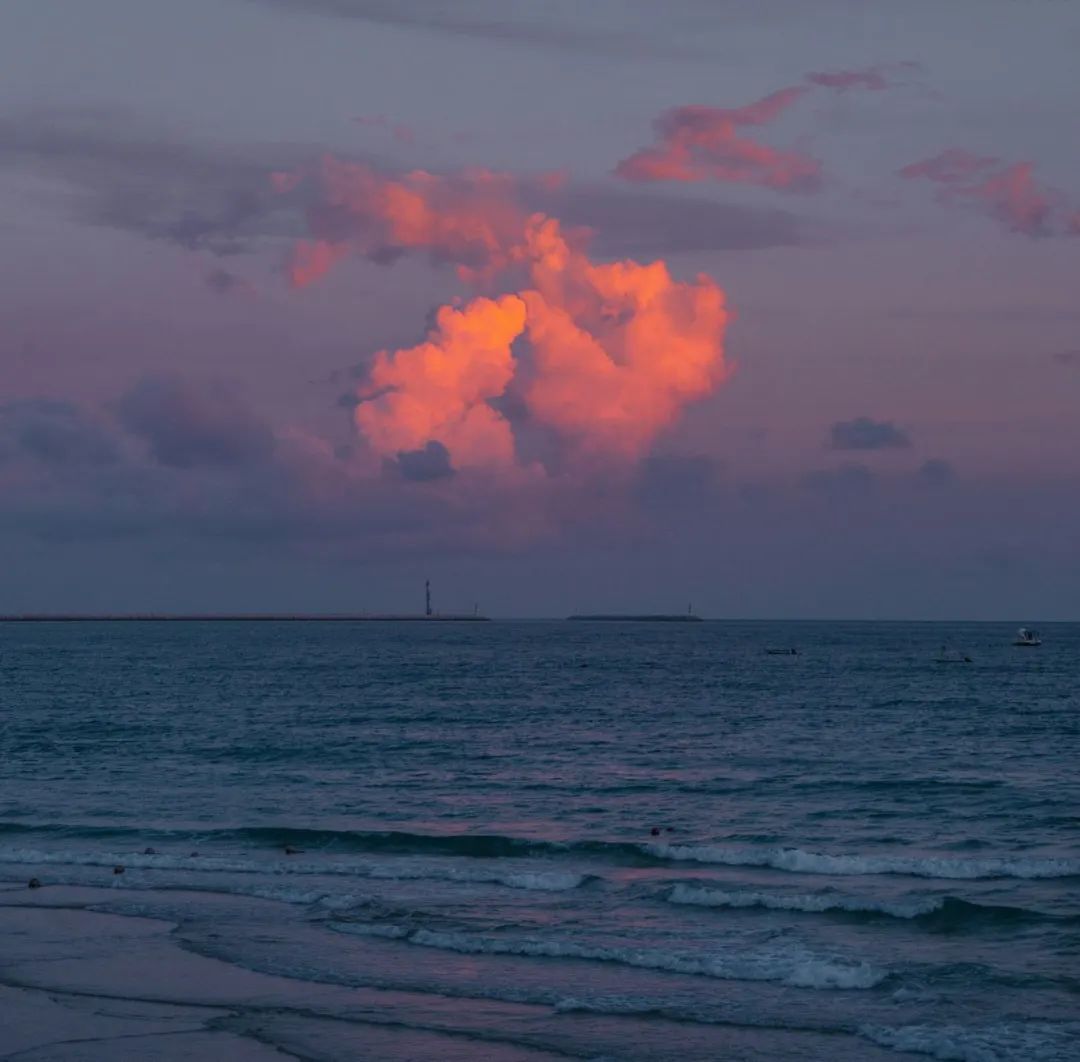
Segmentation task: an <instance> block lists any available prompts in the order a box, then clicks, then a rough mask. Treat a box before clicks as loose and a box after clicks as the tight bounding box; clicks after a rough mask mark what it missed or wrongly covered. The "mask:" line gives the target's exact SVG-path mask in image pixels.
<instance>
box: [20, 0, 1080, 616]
mask: <svg viewBox="0 0 1080 1062" xmlns="http://www.w3.org/2000/svg"><path fill="white" fill-rule="evenodd" d="M1078 54H1080V4H1075V3H1069V2H1066V0H984V2H980V3H974V2H970V3H968V2H961V0H956V2H952V3H937V2H931V0H913V2H911V3H903V4H901V3H886V2H884V0H880V2H873V3H866V2H862V0H824V2H804V0H767V2H762V3H736V2H728V0H669V2H667V3H663V4H659V3H654V2H647V0H589V2H588V3H580V2H576V0H546V2H543V3H541V2H534V3H526V2H524V0H462V2H459V3H450V2H437V0H411V2H404V0H402V2H398V0H184V2H183V3H177V2H170V0H95V2H94V3H82V2H76V0H7V2H6V3H4V4H2V5H0V78H2V81H0V84H2V86H3V90H2V94H0V284H2V288H0V290H2V293H3V295H2V302H0V309H2V317H0V321H2V326H0V491H2V494H0V546H2V548H3V557H4V563H3V565H2V566H0V612H19V611H50V610H61V609H70V610H178V611H186V610H240V611H257V610H278V609H282V610H284V609H296V610H312V611H323V610H326V611H349V610H363V609H373V610H382V609H414V608H417V607H419V605H420V604H422V584H423V580H424V578H426V577H430V578H431V579H432V581H433V584H434V587H435V593H436V605H437V606H439V607H442V608H444V609H454V608H470V609H471V607H472V605H473V603H474V602H479V603H480V605H481V607H482V608H483V609H485V610H486V611H488V612H489V613H491V614H493V615H497V616H545V615H551V616H559V615H565V614H566V613H568V612H571V611H574V610H579V609H580V610H607V609H634V610H638V609H640V610H655V609H662V610H672V611H681V610H682V609H685V607H686V605H687V603H688V602H690V601H692V602H693V604H694V607H695V609H696V610H697V611H699V612H700V613H702V614H704V615H707V616H715V617H781V618H782V617H810V618H815V617H822V618H824V617H852V618H953V617H955V618H961V617H969V618H975V619H983V618H986V619H990V618H1003V619H1013V620H1016V621H1017V622H1021V621H1025V622H1026V621H1032V622H1034V621H1038V620H1040V619H1056V618H1057V619H1069V618H1072V619H1077V618H1080V604H1078V602H1080V137H1078V136H1077V114H1078V113H1080V79H1078V77H1077V73H1076V62H1077V60H1076V57H1077V55H1078Z"/></svg>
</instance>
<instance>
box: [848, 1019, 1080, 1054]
mask: <svg viewBox="0 0 1080 1062" xmlns="http://www.w3.org/2000/svg"><path fill="white" fill-rule="evenodd" d="M859 1032H860V1033H861V1034H862V1035H863V1036H865V1037H866V1038H867V1039H868V1040H872V1041H873V1042H874V1043H876V1044H878V1045H879V1046H881V1047H890V1048H893V1049H895V1050H897V1051H910V1052H913V1053H915V1054H921V1055H929V1056H930V1057H931V1058H937V1059H941V1060H942V1062H1014V1060H1015V1062H1021V1060H1022V1062H1076V1059H1077V1058H1078V1057H1080V1050H1078V1048H1077V1045H1078V1044H1080V1022H1061V1023H1058V1024H1054V1023H1052V1022H1002V1023H1000V1024H996V1025H984V1026H966V1025H937V1026H935V1025H900V1026H886V1025H866V1026H863V1027H862V1028H861V1029H859Z"/></svg>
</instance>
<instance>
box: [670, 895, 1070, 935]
mask: <svg viewBox="0 0 1080 1062" xmlns="http://www.w3.org/2000/svg"><path fill="white" fill-rule="evenodd" d="M666 899H667V902H668V903H673V904H681V905H687V906H691V907H728V908H763V909H766V910H770V911H805V912H807V913H810V914H854V915H868V916H871V917H875V916H885V917H889V918H900V919H905V920H910V921H917V922H920V923H922V924H924V925H925V926H926V927H927V928H930V929H934V930H938V931H944V930H955V929H961V928H963V927H964V926H966V925H969V924H972V923H985V922H990V923H998V924H1012V923H1016V922H1024V921H1044V920H1054V917H1055V916H1053V915H1050V914H1044V913H1042V912H1041V911H1032V910H1030V909H1028V908H1025V907H1009V906H1006V905H991V904H980V903H974V902H972V901H970V900H962V899H960V898H959V897H958V896H913V897H909V898H907V899H903V900H896V901H889V900H867V899H862V898H860V897H858V896H844V895H840V894H838V893H830V892H812V893H778V892H760V891H756V890H751V889H736V890H727V889H709V888H705V887H703V886H700V885H686V884H678V885H676V886H675V887H674V888H673V889H672V890H671V891H670V892H669V893H668V895H667V897H666Z"/></svg>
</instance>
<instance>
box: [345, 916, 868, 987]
mask: <svg viewBox="0 0 1080 1062" xmlns="http://www.w3.org/2000/svg"><path fill="white" fill-rule="evenodd" d="M337 928H338V929H340V930H341V931H343V932H346V933H354V934H357V935H360V936H371V935H378V936H397V937H398V938H400V939H404V940H408V942H409V943H411V944H419V945H421V946H423V947H427V948H438V949H440V950H443V951H456V952H460V953H462V954H466V955H524V956H530V957H537V958H550V959H586V960H592V961H597V962H611V963H619V964H621V965H624V966H636V967H641V968H644V969H649V970H669V971H671V972H673V973H682V974H697V975H702V976H705V977H716V978H720V979H722V980H730V981H779V982H781V983H783V984H787V985H792V986H795V987H798V988H843V989H863V988H873V987H874V985H876V984H879V983H880V982H881V981H882V980H884V978H885V977H886V976H888V975H887V973H886V972H885V971H884V970H879V969H877V968H875V967H873V966H871V965H870V964H868V963H865V962H850V961H847V960H844V959H838V958H832V957H827V956H821V955H815V954H813V953H811V952H808V951H806V950H805V949H803V948H801V947H800V946H799V945H794V944H787V945H785V946H784V947H782V948H777V949H775V950H771V951H770V950H762V951H758V952H754V953H751V952H747V951H739V952H738V953H736V952H734V951H733V952H731V953H729V954H712V955H687V954H682V953H679V952H669V951H661V950H660V949H658V948H615V947H600V946H590V945H584V944H577V943H575V942H573V941H561V940H537V939H527V938H515V939H510V938H500V937H481V936H474V935H472V934H468V933H454V932H441V931H436V930H431V929H414V930H411V931H410V930H407V929H405V928H404V927H396V928H394V927H389V926H386V925H360V924H348V925H341V926H338V927H337Z"/></svg>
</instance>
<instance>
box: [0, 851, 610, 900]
mask: <svg viewBox="0 0 1080 1062" xmlns="http://www.w3.org/2000/svg"><path fill="white" fill-rule="evenodd" d="M0 863H16V864H23V865H26V866H42V865H50V866H88V867H111V866H116V865H118V864H122V865H123V866H124V867H126V868H128V869H139V870H181V871H189V872H191V871H203V872H210V873H224V874H265V875H283V876H291V875H325V876H332V877H356V878H379V879H388V880H399V881H413V880H430V881H458V882H462V883H471V884H478V885H505V886H507V887H508V888H511V889H534V890H538V891H542V892H563V891H566V890H568V889H576V888H578V887H579V886H581V885H583V884H584V883H585V882H586V881H588V880H589V875H587V874H577V873H573V872H570V871H562V870H511V869H501V868H500V869H497V870H496V869H487V868H484V867H472V866H466V867H456V866H448V865H445V864H436V863H420V862H415V861H414V860H411V859H410V860H409V861H407V862H406V861H404V860H403V861H402V862H400V863H343V862H330V861H327V862H325V863H309V862H303V861H298V860H295V859H292V858H290V859H288V860H275V861H271V860H254V859H223V858H220V857H217V856H179V855H168V854H161V853H155V854H153V855H147V854H146V853H143V852H138V853H136V852H71V851H38V850H34V849H26V848H23V849H8V850H6V851H0Z"/></svg>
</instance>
